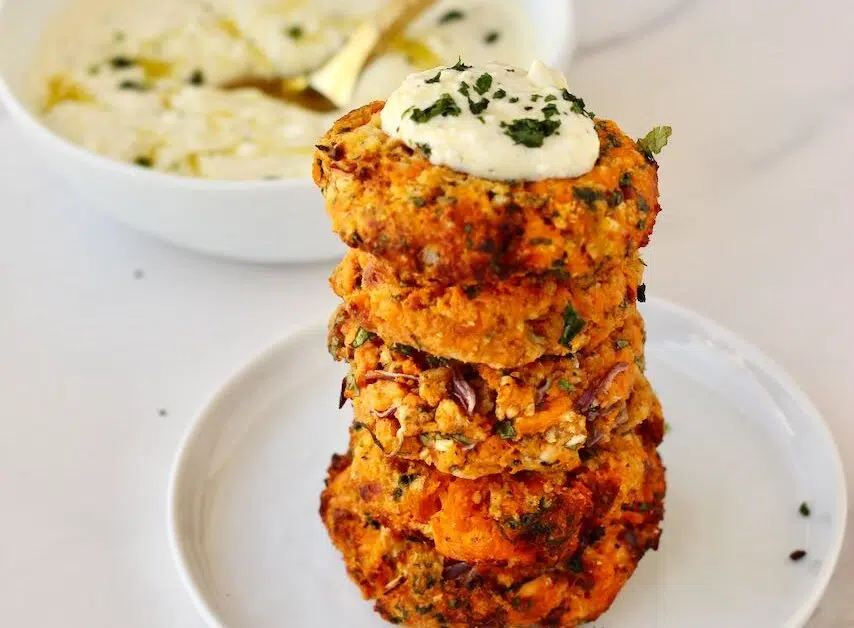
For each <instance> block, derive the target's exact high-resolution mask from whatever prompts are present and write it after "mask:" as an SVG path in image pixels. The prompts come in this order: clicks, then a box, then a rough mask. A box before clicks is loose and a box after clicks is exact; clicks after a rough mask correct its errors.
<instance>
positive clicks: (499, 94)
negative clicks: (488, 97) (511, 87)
mask: <svg viewBox="0 0 854 628" xmlns="http://www.w3.org/2000/svg"><path fill="white" fill-rule="evenodd" d="M505 96H507V92H505V91H504V90H503V89H496V90H495V93H494V94H492V97H493V98H494V99H495V100H501V99H502V98H504V97H505Z"/></svg>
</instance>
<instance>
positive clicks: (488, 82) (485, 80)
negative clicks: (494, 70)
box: [474, 72, 492, 96]
mask: <svg viewBox="0 0 854 628" xmlns="http://www.w3.org/2000/svg"><path fill="white" fill-rule="evenodd" d="M490 87H492V75H491V74H487V73H486V72H484V73H483V74H481V75H480V76H479V77H477V81H475V84H474V91H476V92H477V93H478V94H480V95H481V96H483V95H484V94H485V93H486V92H487V90H488V89H489V88H490Z"/></svg>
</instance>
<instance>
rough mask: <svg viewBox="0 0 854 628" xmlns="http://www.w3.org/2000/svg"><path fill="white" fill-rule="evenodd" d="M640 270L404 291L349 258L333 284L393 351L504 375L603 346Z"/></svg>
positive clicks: (632, 295) (377, 266)
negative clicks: (404, 349)
mask: <svg viewBox="0 0 854 628" xmlns="http://www.w3.org/2000/svg"><path fill="white" fill-rule="evenodd" d="M643 268H644V266H643V262H641V261H640V259H639V258H637V257H636V256H633V257H631V258H630V259H628V260H626V261H625V262H624V263H623V264H621V265H619V266H615V267H613V268H608V269H607V272H606V271H603V272H602V273H600V274H599V275H591V276H584V277H579V278H577V279H574V280H566V279H559V278H557V277H555V275H554V274H548V275H527V276H520V277H516V278H513V279H508V280H507V281H504V282H499V283H486V284H478V283H467V284H462V285H452V286H443V285H438V284H428V285H425V286H408V285H406V284H404V283H402V282H400V281H399V280H398V279H396V277H395V275H394V272H393V270H392V269H391V268H390V267H389V265H388V264H386V263H384V262H382V261H381V260H379V259H378V258H377V257H375V256H373V255H370V254H369V253H363V252H359V251H350V252H349V253H348V254H347V255H346V256H345V257H344V260H343V261H342V262H341V263H340V264H339V265H338V268H337V269H336V270H335V272H334V274H333V275H332V278H331V283H332V288H333V290H334V291H335V293H336V294H337V295H338V296H340V297H341V298H342V299H344V303H345V304H346V305H347V308H348V310H349V311H350V313H351V314H353V316H355V317H356V318H357V319H358V320H359V322H360V324H361V325H362V326H363V327H365V328H366V329H368V330H370V331H373V332H376V333H378V334H379V335H380V336H381V337H383V338H384V339H386V340H387V341H388V342H389V343H390V344H394V343H402V344H406V345H410V346H414V347H418V348H419V349H422V350H423V351H426V352H427V353H430V354H432V355H436V356H439V357H443V358H453V359H456V360H460V361H462V362H471V363H481V364H487V365H489V366H492V367H494V368H503V367H510V366H517V365H520V364H527V363H529V362H533V361H534V360H536V359H537V358H539V357H541V356H543V355H566V354H569V353H575V352H577V351H578V350H579V349H581V348H582V347H585V346H588V345H595V344H598V343H600V342H601V341H602V340H604V339H605V338H606V337H607V336H608V335H609V334H610V333H611V332H612V331H613V330H614V328H615V327H616V326H618V325H620V324H621V323H622V322H623V321H624V320H625V317H626V313H627V312H628V311H629V310H628V308H627V307H626V306H627V305H633V304H634V303H635V301H636V298H637V287H638V285H640V283H641V280H642V276H643Z"/></svg>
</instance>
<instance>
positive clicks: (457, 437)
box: [450, 434, 474, 447]
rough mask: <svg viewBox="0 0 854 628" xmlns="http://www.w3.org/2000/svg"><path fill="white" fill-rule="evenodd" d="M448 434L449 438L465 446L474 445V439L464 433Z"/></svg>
mask: <svg viewBox="0 0 854 628" xmlns="http://www.w3.org/2000/svg"><path fill="white" fill-rule="evenodd" d="M450 436H451V440H454V441H456V442H458V443H459V444H460V445H463V446H465V447H470V446H472V445H474V441H473V440H472V439H470V438H469V437H468V436H466V435H465V434H451V435H450Z"/></svg>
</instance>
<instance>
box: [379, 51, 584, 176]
mask: <svg viewBox="0 0 854 628" xmlns="http://www.w3.org/2000/svg"><path fill="white" fill-rule="evenodd" d="M381 119H382V128H383V130H384V131H385V132H386V133H388V134H389V135H391V136H392V137H396V138H398V139H400V140H402V141H403V142H404V143H406V144H407V145H408V146H410V147H412V148H419V149H421V150H422V151H424V153H425V154H426V155H427V157H428V158H429V159H430V161H431V162H432V163H434V164H439V165H444V166H448V167H449V168H452V169H454V170H458V171H460V172H468V173H470V174H473V175H475V176H479V177H483V178H487V179H499V180H527V181H536V180H540V179H547V178H567V177H577V176H579V175H582V174H584V173H586V172H589V171H590V170H591V169H592V168H593V165H594V164H595V163H596V159H597V158H598V157H599V137H598V135H597V134H596V129H595V127H594V125H593V114H592V113H590V112H588V111H587V110H586V109H585V108H584V101H583V100H581V99H579V98H577V97H576V96H574V95H573V94H571V93H570V92H569V91H568V89H567V81H566V78H565V77H564V76H563V75H561V74H560V73H559V72H557V71H555V70H552V69H550V68H548V67H547V66H545V65H544V64H543V63H541V62H539V61H535V62H534V63H533V64H532V65H531V68H530V70H529V71H528V72H525V71H524V70H520V69H518V68H514V67H512V66H508V65H500V64H495V63H493V64H487V65H478V66H467V65H465V64H464V63H462V62H459V63H457V64H456V65H454V66H451V67H442V68H436V69H433V70H428V71H426V72H419V73H416V74H411V75H410V76H408V77H407V78H406V79H405V80H404V81H403V83H402V84H401V86H400V87H398V88H397V89H396V90H395V91H394V92H393V93H392V94H391V96H389V98H388V100H387V101H386V104H385V107H384V108H383V110H382V113H381Z"/></svg>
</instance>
